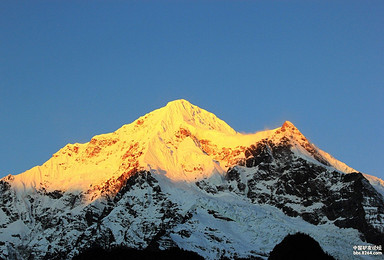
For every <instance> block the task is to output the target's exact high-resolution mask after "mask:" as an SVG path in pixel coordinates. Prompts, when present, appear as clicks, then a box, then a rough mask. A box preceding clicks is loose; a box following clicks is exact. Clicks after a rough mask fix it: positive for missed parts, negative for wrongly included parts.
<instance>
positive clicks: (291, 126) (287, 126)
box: [281, 121, 298, 131]
mask: <svg viewBox="0 0 384 260" xmlns="http://www.w3.org/2000/svg"><path fill="white" fill-rule="evenodd" d="M281 130H282V131H285V130H291V131H292V130H298V129H297V127H296V126H295V125H294V124H292V122H290V121H285V122H284V124H283V125H282V126H281Z"/></svg>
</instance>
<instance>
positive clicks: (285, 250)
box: [268, 233, 334, 260]
mask: <svg viewBox="0 0 384 260" xmlns="http://www.w3.org/2000/svg"><path fill="white" fill-rule="evenodd" d="M268 259H269V260H280V259H281V260H283V259H284V260H289V259H292V260H298V259H303V260H304V259H319V260H320V259H324V260H332V259H333V260H334V258H333V257H332V256H330V255H328V254H327V253H325V252H324V251H323V249H322V248H321V246H320V245H319V243H318V242H317V241H316V240H314V239H313V238H312V237H310V236H309V235H307V234H303V233H296V234H294V235H291V234H289V235H287V236H286V237H285V238H284V239H283V241H281V242H280V243H279V244H277V245H276V246H275V247H274V248H273V250H272V252H271V254H270V256H269V258H268Z"/></svg>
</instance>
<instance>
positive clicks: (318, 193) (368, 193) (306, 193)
mask: <svg viewBox="0 0 384 260" xmlns="http://www.w3.org/2000/svg"><path fill="white" fill-rule="evenodd" d="M245 157H246V160H245V162H243V164H242V165H241V166H245V167H246V168H244V167H239V166H235V167H234V168H231V169H229V170H228V173H227V176H226V179H227V180H228V182H229V185H228V189H229V190H231V191H235V192H237V193H239V194H243V195H245V196H247V197H248V198H249V199H250V200H251V201H252V203H256V204H259V203H265V204H270V205H273V206H276V207H278V208H280V209H281V210H283V212H284V213H286V214H287V215H289V216H292V217H296V216H300V217H302V218H303V219H304V220H305V221H308V222H310V223H312V224H315V225H317V224H324V223H327V222H329V221H331V222H333V223H334V224H335V225H336V226H338V227H341V228H355V229H357V230H359V231H360V232H361V233H362V234H363V239H364V240H365V241H367V242H370V243H373V244H383V243H384V235H383V234H384V200H383V197H382V196H381V195H380V194H379V193H378V192H377V191H376V190H375V189H374V188H373V187H372V186H371V185H370V184H369V182H368V180H367V179H366V178H364V176H363V175H362V174H361V173H358V172H356V173H350V174H343V173H340V172H338V171H336V170H332V169H329V168H328V167H326V166H327V165H324V166H322V165H319V164H315V163H312V162H309V161H306V160H304V159H302V158H298V157H296V156H295V154H294V153H293V152H292V151H291V146H290V145H289V144H287V143H286V142H284V140H283V142H281V144H279V145H276V144H274V143H273V142H270V141H263V142H260V143H258V144H257V145H255V146H251V147H250V148H249V149H247V150H246V151H245Z"/></svg>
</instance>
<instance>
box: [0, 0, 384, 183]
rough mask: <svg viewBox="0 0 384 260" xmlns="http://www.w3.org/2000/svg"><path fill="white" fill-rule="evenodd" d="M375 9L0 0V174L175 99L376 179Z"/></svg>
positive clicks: (380, 107) (351, 4) (383, 69)
mask: <svg viewBox="0 0 384 260" xmlns="http://www.w3.org/2000/svg"><path fill="white" fill-rule="evenodd" d="M159 2H161V3H159ZM288 2H289V3H288ZM383 14H384V2H383V1H382V0H380V1H205V2H203V1H193V2H192V1H17V2H16V1H1V2H0V138H1V142H0V177H2V176H5V175H6V174H17V173H20V172H23V171H25V170H27V169H29V168H31V167H33V166H35V165H40V164H42V163H44V162H45V161H46V160H48V159H49V158H50V157H51V156H52V154H53V153H55V152H56V151H57V150H59V149H60V148H61V147H63V146H64V145H66V144H67V143H75V142H88V141H89V140H90V139H91V138H92V136H94V135H96V134H101V133H108V132H112V131H114V130H116V129H118V128H119V127H120V126H122V125H123V124H127V123H130V122H132V121H133V120H135V119H136V118H137V117H139V116H141V115H144V114H146V113H148V112H150V111H152V110H154V109H156V108H159V107H162V106H164V105H165V104H166V103H167V102H168V101H170V100H174V99H179V98H184V99H187V100H189V101H190V102H192V103H193V104H196V105H198V106H200V107H202V108H205V109H207V110H208V111H211V112H213V113H215V114H216V115H217V116H219V117H220V118H221V119H223V120H224V121H226V122H227V123H228V124H230V125H231V126H232V127H233V128H234V129H235V130H237V131H240V132H255V131H257V130H263V129H265V128H275V127H278V126H280V125H281V124H282V123H283V122H284V121H285V120H290V121H292V122H293V123H294V124H295V125H296V126H297V127H298V128H299V129H300V130H301V131H302V133H303V134H304V135H306V136H307V137H308V138H309V139H310V140H311V141H312V142H314V143H315V144H316V145H318V146H319V147H320V148H322V149H323V150H325V151H327V152H329V153H331V154H332V155H334V156H335V157H336V158H338V159H340V160H341V161H344V162H345V163H347V164H348V165H350V166H351V167H354V168H355V169H357V170H360V171H363V172H366V173H369V174H373V175H376V176H379V177H381V178H384V172H383V166H382V164H383V161H384V149H383V147H382V146H383V143H384V138H383V137H384V134H383V132H384V131H383V129H384V113H383V112H384V15H383Z"/></svg>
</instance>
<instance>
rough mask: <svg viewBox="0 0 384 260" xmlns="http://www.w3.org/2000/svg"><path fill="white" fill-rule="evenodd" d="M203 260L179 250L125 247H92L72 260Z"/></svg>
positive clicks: (193, 254) (191, 253)
mask: <svg viewBox="0 0 384 260" xmlns="http://www.w3.org/2000/svg"><path fill="white" fill-rule="evenodd" d="M165 258H167V259H184V260H186V259H197V260H198V259H204V258H203V257H201V256H199V255H198V254H196V253H194V252H191V251H185V250H183V249H180V248H171V249H167V250H148V249H145V250H138V249H132V248H126V247H116V248H113V249H110V250H105V249H102V248H100V247H92V248H89V249H87V250H86V251H84V252H83V253H81V254H79V255H77V256H75V257H74V258H73V260H86V259H93V260H94V259H114V260H118V259H165Z"/></svg>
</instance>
